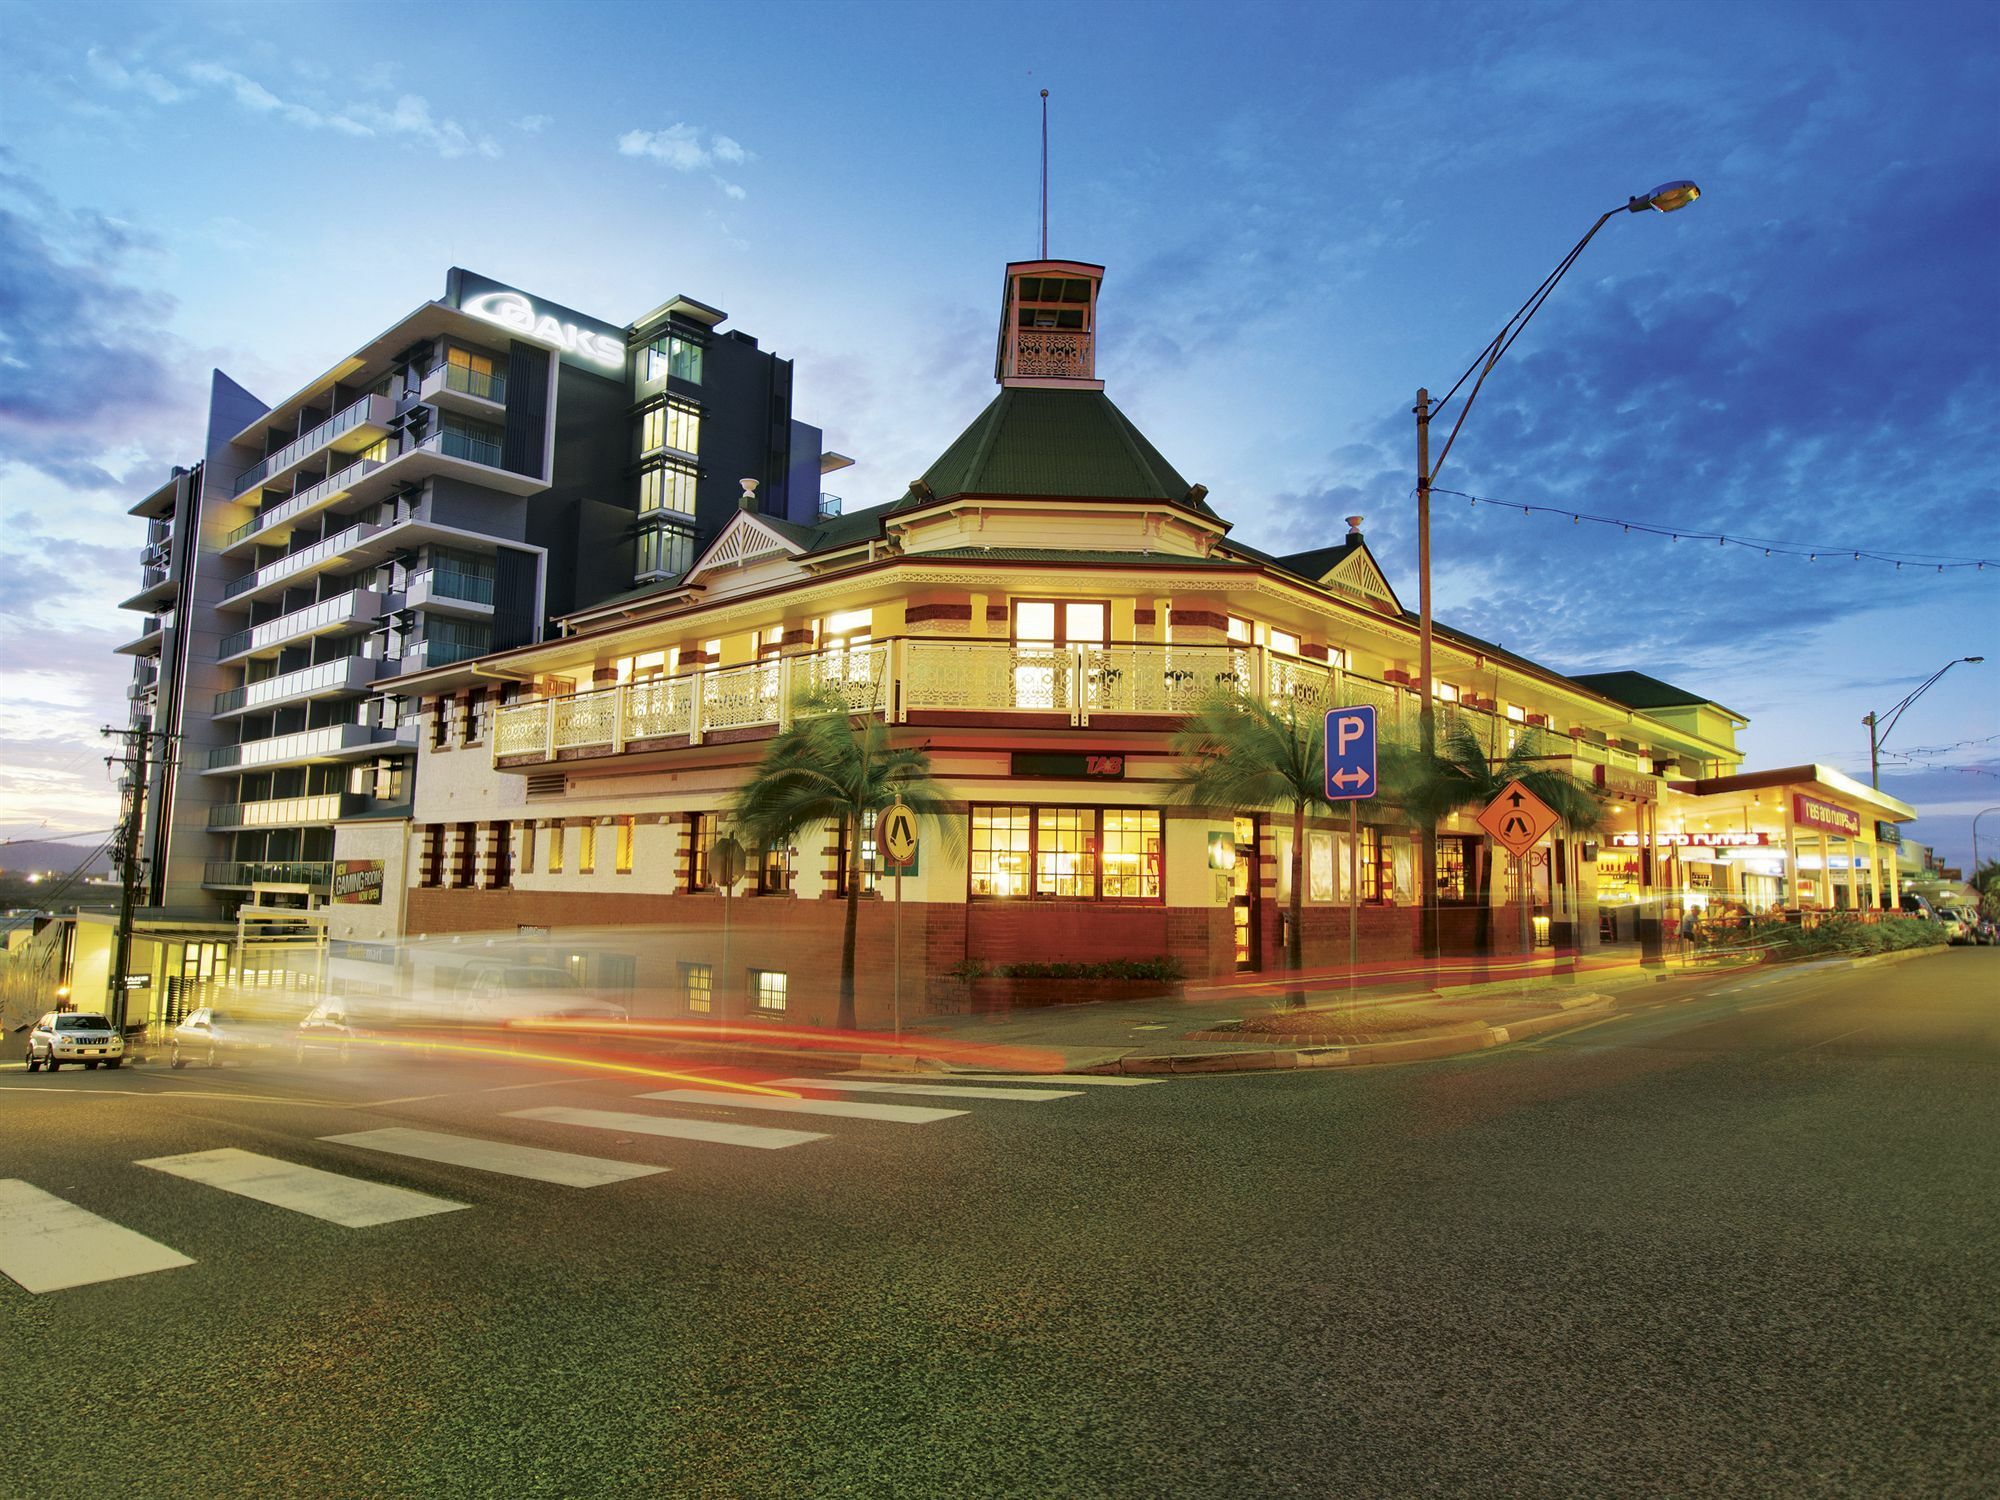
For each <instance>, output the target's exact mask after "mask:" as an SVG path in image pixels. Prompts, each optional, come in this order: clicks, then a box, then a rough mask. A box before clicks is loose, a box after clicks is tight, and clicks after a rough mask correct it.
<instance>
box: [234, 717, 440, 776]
mask: <svg viewBox="0 0 2000 1500" xmlns="http://www.w3.org/2000/svg"><path fill="white" fill-rule="evenodd" d="M416 742H417V739H416V724H415V723H414V721H413V722H411V723H409V724H405V725H402V726H400V727H398V728H395V729H388V728H383V727H380V726H378V725H373V724H329V725H327V726H326V727H325V728H323V729H302V730H300V731H299V732H298V733H296V734H279V735H273V736H272V737H271V738H270V739H267V740H250V741H248V742H246V743H244V744H240V745H221V746H218V747H217V748H216V749H213V750H211V751H209V752H208V763H207V764H206V765H204V766H203V767H202V769H201V774H202V775H204V776H216V775H221V774H223V773H224V772H235V771H253V770H257V769H259V768H269V767H275V766H307V765H312V764H313V763H315V762H317V761H327V760H340V759H343V758H351V757H355V756H361V755H376V754H382V753H385V752H394V751H396V750H399V749H409V748H412V747H414V746H415V745H416Z"/></svg>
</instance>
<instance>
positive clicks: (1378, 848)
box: [1361, 827, 1396, 902]
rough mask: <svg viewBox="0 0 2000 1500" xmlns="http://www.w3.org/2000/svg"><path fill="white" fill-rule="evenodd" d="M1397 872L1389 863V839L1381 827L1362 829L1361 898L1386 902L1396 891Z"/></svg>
mask: <svg viewBox="0 0 2000 1500" xmlns="http://www.w3.org/2000/svg"><path fill="white" fill-rule="evenodd" d="M1395 889H1396V884H1395V874H1394V872H1393V871H1392V870H1391V868H1390V865H1389V841H1388V840H1387V839H1385V838H1384V837H1383V836H1382V830H1381V829H1379V828H1366V827H1364V828H1363V829H1362V830H1361V899H1362V900H1363V901H1375V902H1385V901H1387V900H1388V899H1389V897H1390V895H1391V894H1392V893H1393V892H1394V891H1395Z"/></svg>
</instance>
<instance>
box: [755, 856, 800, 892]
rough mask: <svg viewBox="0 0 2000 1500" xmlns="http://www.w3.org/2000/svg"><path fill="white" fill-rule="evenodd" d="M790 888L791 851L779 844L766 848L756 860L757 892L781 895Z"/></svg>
mask: <svg viewBox="0 0 2000 1500" xmlns="http://www.w3.org/2000/svg"><path fill="white" fill-rule="evenodd" d="M791 888H792V851H791V850H790V848H788V847H786V846H784V845H782V844H781V845H779V846H777V847H775V848H771V849H766V850H764V851H763V853H762V854H761V855H760V856H759V858H758V860H757V893H758V894H759V895H760V896H782V895H783V894H784V893H785V892H786V891H789V890H790V889H791Z"/></svg>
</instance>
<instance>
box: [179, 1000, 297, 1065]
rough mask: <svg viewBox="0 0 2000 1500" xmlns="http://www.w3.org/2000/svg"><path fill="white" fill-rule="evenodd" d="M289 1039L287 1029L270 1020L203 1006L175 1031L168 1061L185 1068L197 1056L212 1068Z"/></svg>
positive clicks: (269, 1048)
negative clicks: (230, 1059) (228, 1058)
mask: <svg viewBox="0 0 2000 1500" xmlns="http://www.w3.org/2000/svg"><path fill="white" fill-rule="evenodd" d="M287 1039H288V1031H287V1029H286V1028H284V1027H280V1026H277V1025H275V1024H273V1023H272V1022H270V1021H266V1020H263V1019H260V1018H258V1017H256V1016H250V1015H245V1014H243V1013H242V1012H240V1011H233V1010H232V1011H225V1010H218V1009H217V1008H216V1007H214V1006H212V1005H204V1006H203V1007H202V1008H201V1009H200V1010H198V1011H196V1012H194V1014H192V1015H190V1016H189V1017H188V1018H187V1019H186V1020H185V1021H183V1022H181V1023H180V1025H178V1026H176V1027H175V1028H174V1033H173V1048H172V1051H171V1053H170V1054H169V1061H171V1062H172V1063H173V1065H174V1066H175V1067H177V1068H185V1067H186V1066H187V1065H188V1063H189V1062H190V1061H191V1060H193V1059H194V1058H197V1057H198V1058H200V1059H201V1060H202V1061H203V1062H205V1063H207V1064H208V1065H209V1066H210V1067H211V1068H212V1067H215V1066H216V1065H217V1064H218V1063H220V1062H221V1061H222V1059H223V1058H225V1057H230V1056H236V1057H247V1056H251V1055H254V1054H256V1053H258V1052H268V1051H270V1050H271V1049H273V1048H274V1047H276V1046H277V1045H278V1043H279V1042H281V1041H284V1040H287Z"/></svg>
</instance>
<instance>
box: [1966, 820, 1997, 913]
mask: <svg viewBox="0 0 2000 1500" xmlns="http://www.w3.org/2000/svg"><path fill="white" fill-rule="evenodd" d="M1990 812H2000V807H1982V808H1980V809H1979V811H1978V812H1976V813H1974V814H1973V815H1972V888H1973V889H1974V890H1975V891H1978V892H1979V894H1980V895H1981V896H1984V895H1985V894H1986V888H1985V887H1984V886H1982V885H1981V884H1980V883H1979V820H1980V819H1981V818H1983V817H1985V816H1986V815H1987V814H1988V813H1990Z"/></svg>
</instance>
